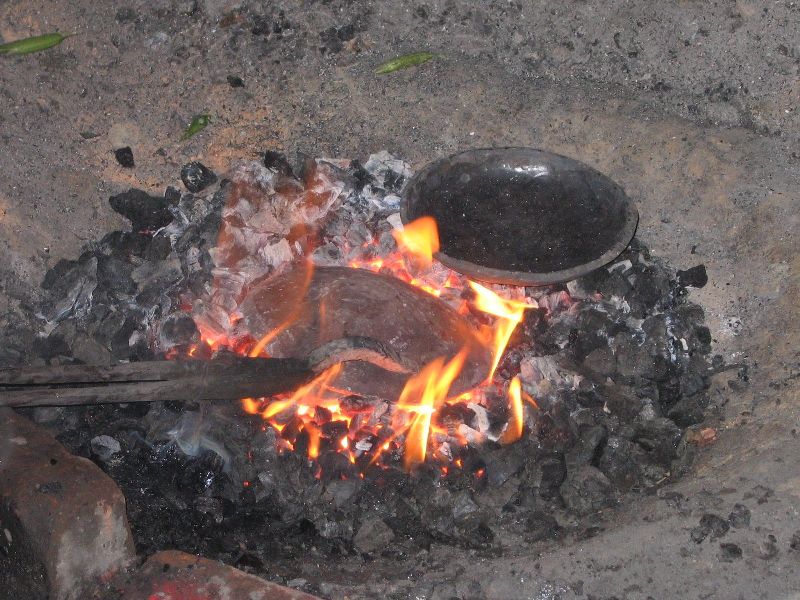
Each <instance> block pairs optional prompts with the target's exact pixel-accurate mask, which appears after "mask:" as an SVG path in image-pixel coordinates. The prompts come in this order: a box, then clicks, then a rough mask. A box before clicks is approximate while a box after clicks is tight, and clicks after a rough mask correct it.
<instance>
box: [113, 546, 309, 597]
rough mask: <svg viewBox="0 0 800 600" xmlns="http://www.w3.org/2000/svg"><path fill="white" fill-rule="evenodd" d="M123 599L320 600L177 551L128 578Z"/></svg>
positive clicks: (149, 561) (156, 557)
mask: <svg viewBox="0 0 800 600" xmlns="http://www.w3.org/2000/svg"><path fill="white" fill-rule="evenodd" d="M120 599H121V600H319V598H317V597H316V596H311V595H309V594H306V593H304V592H300V591H297V590H293V589H291V588H287V587H284V586H282V585H278V584H277V583H271V582H269V581H264V580H263V579H259V578H258V577H256V576H254V575H248V574H247V573H244V572H243V571H240V570H239V569H234V568H233V567H229V566H227V565H224V564H222V563H220V562H217V561H213V560H208V559H207V558H201V557H199V556H193V555H191V554H186V553H184V552H178V551H176V550H167V551H165V552H159V553H158V554H154V555H153V556H151V557H150V558H149V559H147V561H146V562H145V563H144V565H142V568H141V569H139V570H138V571H136V572H134V573H133V574H131V575H130V576H129V577H128V581H127V582H126V583H125V584H124V586H123V589H122V590H121V596H120Z"/></svg>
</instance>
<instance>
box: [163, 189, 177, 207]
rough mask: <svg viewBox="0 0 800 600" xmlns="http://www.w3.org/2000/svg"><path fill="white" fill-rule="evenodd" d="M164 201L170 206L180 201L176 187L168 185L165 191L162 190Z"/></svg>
mask: <svg viewBox="0 0 800 600" xmlns="http://www.w3.org/2000/svg"><path fill="white" fill-rule="evenodd" d="M164 200H166V201H167V202H169V203H170V204H177V203H178V202H180V201H181V191H180V190H179V189H178V188H176V187H173V186H171V185H168V186H167V189H165V190H164Z"/></svg>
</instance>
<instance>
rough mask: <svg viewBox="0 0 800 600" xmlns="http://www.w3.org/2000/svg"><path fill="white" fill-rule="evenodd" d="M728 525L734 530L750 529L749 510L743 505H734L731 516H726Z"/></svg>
mask: <svg viewBox="0 0 800 600" xmlns="http://www.w3.org/2000/svg"><path fill="white" fill-rule="evenodd" d="M728 523H730V525H731V527H734V528H736V529H740V528H742V527H750V509H749V508H747V507H746V506H745V505H744V504H734V505H733V510H732V511H731V514H729V515H728Z"/></svg>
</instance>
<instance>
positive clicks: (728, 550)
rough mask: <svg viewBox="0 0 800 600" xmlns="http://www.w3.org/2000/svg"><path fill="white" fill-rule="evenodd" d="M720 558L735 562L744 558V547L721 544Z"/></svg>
mask: <svg viewBox="0 0 800 600" xmlns="http://www.w3.org/2000/svg"><path fill="white" fill-rule="evenodd" d="M719 550H720V553H719V559H720V560H721V561H722V562H733V561H734V560H739V559H740V558H742V549H741V548H740V547H739V546H737V545H736V544H731V543H724V544H720V545H719Z"/></svg>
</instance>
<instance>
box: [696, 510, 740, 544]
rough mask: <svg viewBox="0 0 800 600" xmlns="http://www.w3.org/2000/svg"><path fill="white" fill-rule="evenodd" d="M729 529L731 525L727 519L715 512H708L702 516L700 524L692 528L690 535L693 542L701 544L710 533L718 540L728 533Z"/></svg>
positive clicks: (712, 537)
mask: <svg viewBox="0 0 800 600" xmlns="http://www.w3.org/2000/svg"><path fill="white" fill-rule="evenodd" d="M729 529H730V525H728V522H727V521H726V520H725V519H723V518H722V517H720V516H719V515H715V514H713V513H706V514H704V515H703V516H702V517H700V524H699V525H698V526H697V527H695V528H694V529H692V531H691V533H690V536H691V538H692V541H693V542H695V543H696V544H699V543H700V542H702V541H703V540H704V539H706V537H707V536H708V535H709V534H710V535H711V539H712V540H716V539H718V538H721V537H723V536H724V535H725V534H726V533H728V530H729Z"/></svg>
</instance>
